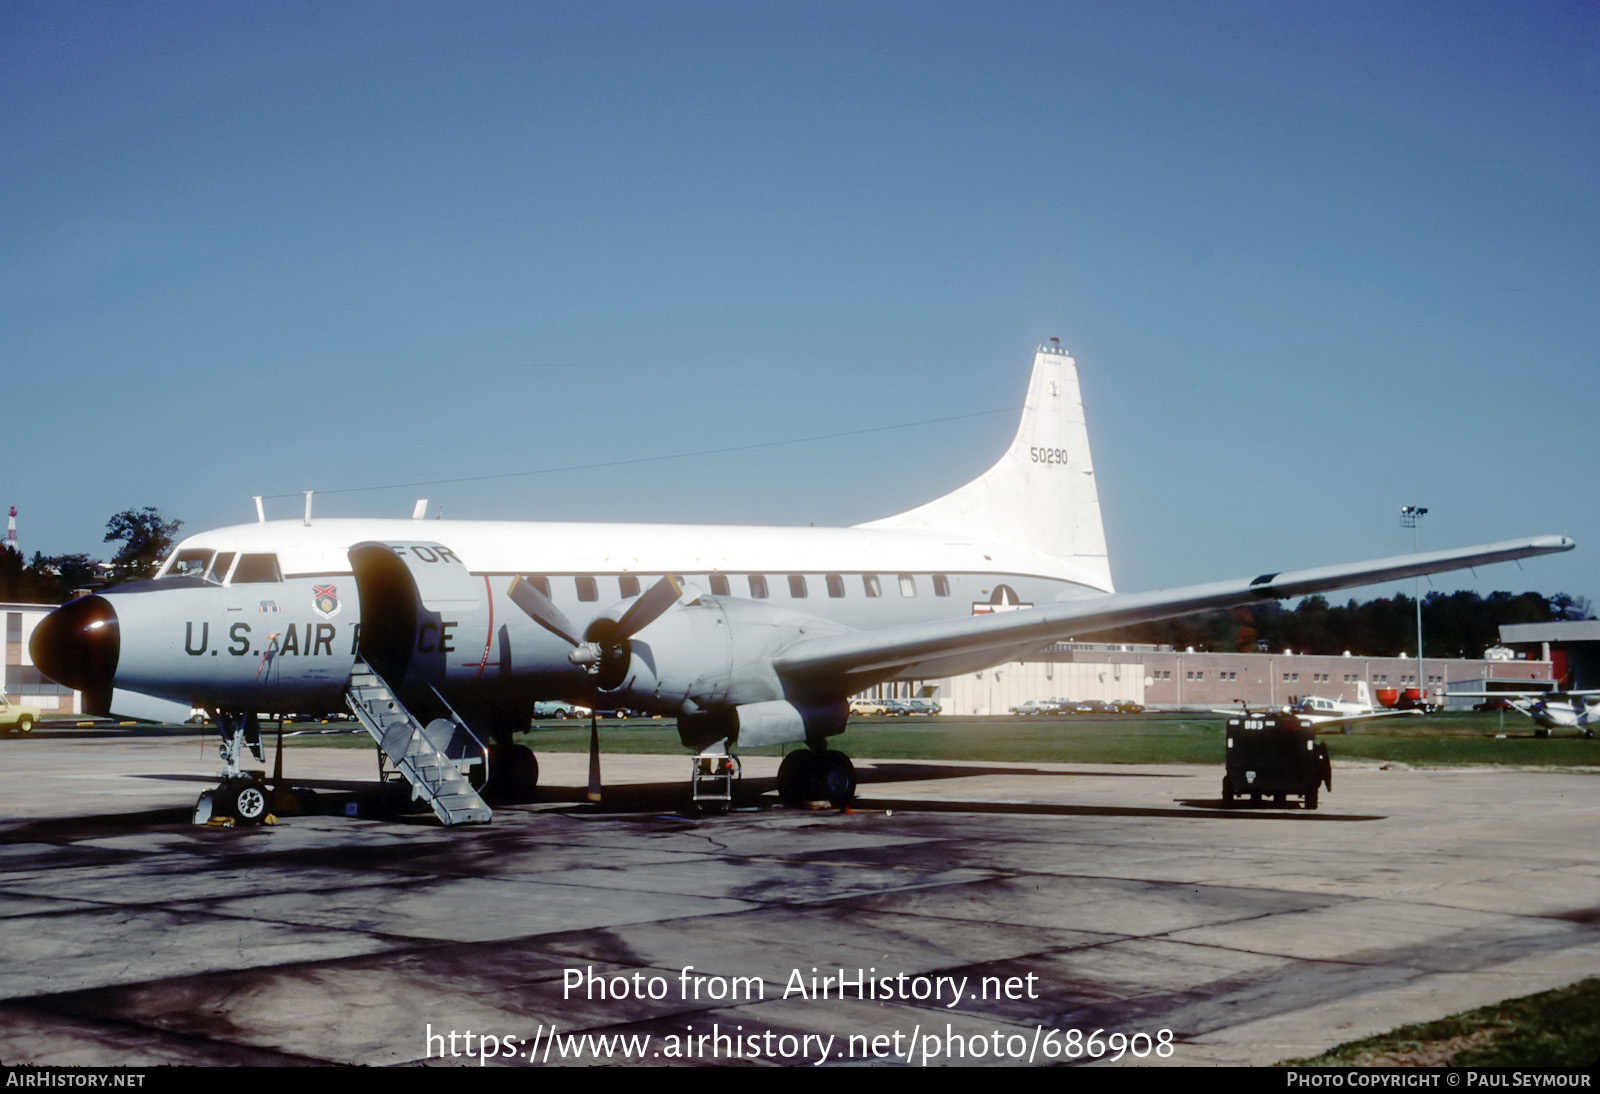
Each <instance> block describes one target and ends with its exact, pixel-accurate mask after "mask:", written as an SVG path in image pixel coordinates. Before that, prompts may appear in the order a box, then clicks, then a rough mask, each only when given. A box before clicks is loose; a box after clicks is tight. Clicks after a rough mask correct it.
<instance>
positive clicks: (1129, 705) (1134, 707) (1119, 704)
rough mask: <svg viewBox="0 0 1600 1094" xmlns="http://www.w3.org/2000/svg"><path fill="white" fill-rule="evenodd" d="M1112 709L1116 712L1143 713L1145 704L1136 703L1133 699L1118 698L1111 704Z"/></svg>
mask: <svg viewBox="0 0 1600 1094" xmlns="http://www.w3.org/2000/svg"><path fill="white" fill-rule="evenodd" d="M1111 710H1112V713H1114V714H1143V713H1144V704H1143V703H1135V702H1134V701H1133V700H1132V699H1118V700H1117V701H1116V702H1115V703H1112V704H1111Z"/></svg>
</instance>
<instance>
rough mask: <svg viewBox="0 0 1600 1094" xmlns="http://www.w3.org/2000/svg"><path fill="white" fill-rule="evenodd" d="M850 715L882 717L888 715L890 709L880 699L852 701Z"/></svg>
mask: <svg viewBox="0 0 1600 1094" xmlns="http://www.w3.org/2000/svg"><path fill="white" fill-rule="evenodd" d="M850 713H851V714H861V715H869V714H875V715H882V714H888V713H889V708H888V707H887V706H886V705H885V704H884V703H883V702H882V701H881V700H878V699H852V700H850Z"/></svg>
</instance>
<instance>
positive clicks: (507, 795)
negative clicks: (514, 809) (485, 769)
mask: <svg viewBox="0 0 1600 1094" xmlns="http://www.w3.org/2000/svg"><path fill="white" fill-rule="evenodd" d="M477 770H481V768H480V769H477ZM477 789H478V790H481V791H484V792H486V793H487V794H489V795H490V796H491V797H493V798H495V799H497V800H499V801H504V802H525V801H532V800H533V797H534V794H535V793H536V792H537V791H538V789H539V758H538V757H537V756H535V755H534V754H533V750H532V749H531V748H529V747H528V746H526V745H512V746H511V747H509V748H500V747H498V746H494V745H491V746H490V749H489V784H488V785H487V786H480V787H477Z"/></svg>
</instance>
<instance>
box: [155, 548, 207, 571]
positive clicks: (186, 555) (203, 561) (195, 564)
mask: <svg viewBox="0 0 1600 1094" xmlns="http://www.w3.org/2000/svg"><path fill="white" fill-rule="evenodd" d="M215 553H216V552H215V551H208V550H206V549H205V548H203V547H190V548H188V549H187V550H183V551H179V552H178V557H177V558H175V559H173V560H172V565H171V566H169V567H167V576H168V577H204V576H205V573H206V567H207V566H209V565H211V556H212V555H214V554H215Z"/></svg>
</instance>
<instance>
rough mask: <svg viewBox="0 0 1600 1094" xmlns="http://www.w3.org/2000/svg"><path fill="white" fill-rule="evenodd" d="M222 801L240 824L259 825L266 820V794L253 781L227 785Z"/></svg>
mask: <svg viewBox="0 0 1600 1094" xmlns="http://www.w3.org/2000/svg"><path fill="white" fill-rule="evenodd" d="M223 801H224V802H225V804H226V806H227V810H226V811H227V812H228V813H230V814H231V815H232V816H233V817H234V818H235V819H236V820H237V821H238V822H239V823H240V824H260V823H261V822H262V821H263V820H264V819H265V818H266V815H267V792H266V790H265V789H263V788H262V786H261V784H260V783H258V782H256V781H255V780H254V779H251V780H249V781H246V782H239V783H234V784H231V785H229V786H228V787H227V788H226V790H225V791H224V793H223Z"/></svg>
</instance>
